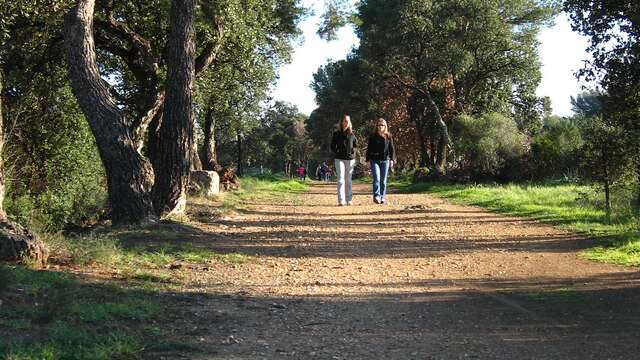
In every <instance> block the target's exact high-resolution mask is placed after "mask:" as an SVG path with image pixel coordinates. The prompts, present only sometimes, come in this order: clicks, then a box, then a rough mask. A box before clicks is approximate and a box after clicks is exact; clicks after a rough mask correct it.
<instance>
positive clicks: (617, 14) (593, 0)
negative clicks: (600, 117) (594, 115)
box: [564, 0, 640, 209]
mask: <svg viewBox="0 0 640 360" xmlns="http://www.w3.org/2000/svg"><path fill="white" fill-rule="evenodd" d="M564 9H565V11H567V12H568V13H569V15H570V18H571V22H572V28H573V29H574V30H577V31H579V32H580V33H582V34H583V35H586V36H587V37H589V39H590V44H589V47H588V49H587V51H589V52H591V54H592V60H591V61H589V62H588V63H586V65H585V67H584V68H583V69H581V70H580V71H579V72H578V77H580V78H583V79H586V80H588V81H597V82H598V83H599V86H600V87H601V88H602V89H603V90H604V92H606V94H607V96H606V98H605V101H603V102H602V106H603V111H604V113H605V114H606V118H607V122H609V123H610V124H611V126H613V127H614V128H619V129H620V130H621V132H620V133H619V135H620V136H622V138H623V140H624V141H623V142H622V143H620V145H621V146H624V148H625V149H626V151H624V152H622V153H620V156H623V157H625V158H629V157H631V158H632V160H633V163H634V168H635V177H636V183H637V184H638V185H637V186H638V189H637V190H636V196H637V199H636V207H637V208H638V209H640V156H637V155H636V154H639V153H640V145H639V144H638V141H637V139H638V137H639V136H640V125H639V124H640V123H639V122H638V118H640V90H639V89H640V66H639V65H638V64H640V43H638V40H639V39H640V4H639V3H638V2H637V1H634V0H620V1H613V0H567V1H565V3H564ZM620 160H622V159H620Z"/></svg>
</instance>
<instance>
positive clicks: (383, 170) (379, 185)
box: [371, 160, 389, 202]
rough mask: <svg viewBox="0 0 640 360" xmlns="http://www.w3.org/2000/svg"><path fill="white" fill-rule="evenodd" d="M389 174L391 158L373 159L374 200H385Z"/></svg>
mask: <svg viewBox="0 0 640 360" xmlns="http://www.w3.org/2000/svg"><path fill="white" fill-rule="evenodd" d="M387 174H389V160H371V176H372V177H373V200H374V201H378V202H384V196H385V195H386V194H387Z"/></svg>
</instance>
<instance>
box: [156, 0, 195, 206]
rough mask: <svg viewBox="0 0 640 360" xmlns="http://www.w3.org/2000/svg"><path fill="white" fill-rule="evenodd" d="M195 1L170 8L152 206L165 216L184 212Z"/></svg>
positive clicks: (181, 1) (176, 1)
mask: <svg viewBox="0 0 640 360" xmlns="http://www.w3.org/2000/svg"><path fill="white" fill-rule="evenodd" d="M195 8H196V1H195V0H174V1H173V2H172V4H171V32H170V34H169V39H168V42H167V49H168V53H167V69H168V73H167V81H166V84H167V85H166V92H165V104H164V109H163V115H162V123H161V125H160V131H159V134H158V135H159V145H160V149H158V150H159V154H158V157H157V159H158V161H157V162H156V163H154V169H155V171H156V182H155V186H154V189H153V202H154V207H155V210H156V213H157V214H158V215H160V216H167V215H169V214H172V213H178V212H181V211H183V210H184V206H185V205H186V194H187V186H188V185H189V175H190V168H191V161H190V160H191V156H190V155H191V151H192V148H193V146H194V139H193V111H192V86H193V81H194V77H195V73H194V71H195Z"/></svg>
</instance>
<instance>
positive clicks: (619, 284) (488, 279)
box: [165, 184, 640, 359]
mask: <svg viewBox="0 0 640 360" xmlns="http://www.w3.org/2000/svg"><path fill="white" fill-rule="evenodd" d="M334 186H335V185H334V184H316V185H313V186H312V188H311V191H310V192H309V193H308V194H305V195H304V197H303V199H302V200H301V201H300V200H298V201H285V200H282V201H281V202H278V201H275V202H274V201H272V202H269V203H259V204H258V203H257V204H253V205H252V206H251V208H250V209H249V210H247V211H245V212H243V213H242V214H240V215H239V216H238V217H236V218H231V219H226V220H216V221H211V222H210V223H208V224H203V225H202V226H201V227H202V230H204V231H205V233H207V234H214V235H205V236H203V237H202V239H201V240H202V243H203V244H206V246H207V247H209V248H211V247H212V248H213V249H214V250H216V251H220V252H224V253H227V252H240V253H245V254H249V255H252V256H255V257H254V258H253V259H254V260H251V261H249V262H247V263H244V264H239V265H231V264H227V265H219V266H218V267H215V268H211V269H206V270H208V271H202V272H200V273H199V274H198V278H196V279H194V280H193V286H194V291H196V292H197V295H193V296H192V297H191V298H190V299H189V302H188V305H186V306H184V308H183V309H182V314H183V315H184V320H183V321H184V322H185V323H184V326H185V327H186V328H187V330H186V331H187V334H189V335H190V336H193V337H194V338H196V339H198V341H199V343H200V344H201V348H200V349H199V352H196V353H194V354H190V355H188V356H187V357H189V358H196V359H273V358H291V359H463V358H479V359H487V358H500V359H584V358H588V359H631V358H637V356H640V355H639V354H640V306H639V305H640V291H639V289H640V273H639V272H638V270H637V269H633V268H626V267H620V266H611V265H605V264H599V263H594V262H590V261H586V260H583V259H581V258H579V257H578V256H577V252H578V250H579V249H581V248H584V247H587V246H589V245H591V244H590V240H585V239H582V238H580V237H579V236H576V235H574V234H571V233H567V232H565V231H562V230H558V229H554V228H552V227H549V226H545V225H540V224H537V223H535V222H532V221H527V220H523V219H518V218H511V217H505V216H501V215H496V214H493V213H488V212H486V211H483V210H481V209H478V208H473V207H465V206H458V205H451V204H448V203H446V202H444V201H443V200H441V199H437V198H433V197H429V196H426V195H415V194H391V195H390V196H389V198H388V201H389V203H388V204H385V205H377V204H373V202H372V201H371V199H370V195H369V194H370V188H369V186H368V185H356V186H355V188H354V190H355V194H356V195H355V199H354V202H355V205H354V206H345V207H338V206H336V203H337V200H336V197H335V195H334V192H335V188H334ZM182 355H184V354H182ZM165 356H166V357H169V358H171V357H176V358H178V357H180V356H179V354H177V353H175V354H165Z"/></svg>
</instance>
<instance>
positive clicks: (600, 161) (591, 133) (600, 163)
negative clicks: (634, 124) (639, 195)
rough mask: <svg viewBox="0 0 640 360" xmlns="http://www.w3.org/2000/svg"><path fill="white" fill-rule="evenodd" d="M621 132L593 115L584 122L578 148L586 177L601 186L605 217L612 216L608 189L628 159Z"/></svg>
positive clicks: (618, 177)
mask: <svg viewBox="0 0 640 360" xmlns="http://www.w3.org/2000/svg"><path fill="white" fill-rule="evenodd" d="M623 131H624V130H623V129H621V128H620V127H617V126H615V124H612V123H611V122H609V121H607V120H606V119H603V117H602V115H600V116H595V117H593V118H590V119H588V120H587V121H585V122H584V123H583V126H582V136H583V139H584V146H583V147H582V149H581V154H582V159H581V160H582V168H583V172H584V174H585V176H586V177H587V178H589V179H592V180H595V181H597V182H599V183H600V184H602V190H603V191H604V196H605V210H606V212H607V217H609V216H610V215H611V186H612V185H613V184H614V183H615V182H616V181H618V180H619V179H620V178H621V176H622V174H624V172H625V170H626V168H627V166H628V165H629V162H630V161H629V160H630V159H629V158H628V157H626V156H624V155H625V154H624V152H625V148H624V146H623V141H624V134H623Z"/></svg>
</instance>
